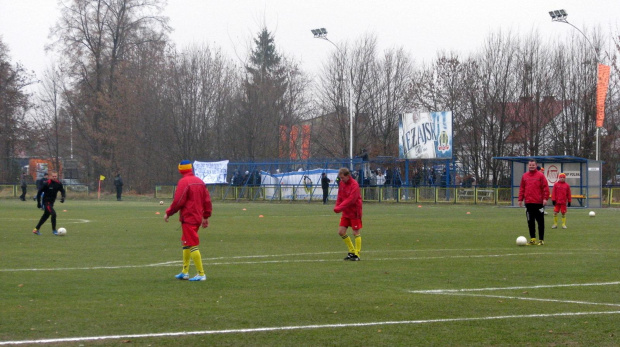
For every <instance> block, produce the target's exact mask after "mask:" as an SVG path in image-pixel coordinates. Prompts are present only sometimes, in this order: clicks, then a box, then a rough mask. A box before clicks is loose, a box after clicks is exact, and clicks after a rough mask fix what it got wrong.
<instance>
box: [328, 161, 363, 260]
mask: <svg viewBox="0 0 620 347" xmlns="http://www.w3.org/2000/svg"><path fill="white" fill-rule="evenodd" d="M338 177H339V178H340V183H339V185H338V197H337V198H336V205H335V206H334V212H336V213H341V212H342V217H340V226H339V227H338V234H339V235H340V237H342V239H343V240H344V243H345V244H346V245H347V247H348V249H349V253H348V254H347V256H346V257H345V258H344V260H352V261H358V260H360V252H361V250H362V235H360V230H361V229H362V196H361V194H360V187H359V184H358V183H357V181H356V180H355V179H353V178H352V177H351V172H350V171H349V169H347V168H344V167H343V168H341V169H340V170H339V171H338ZM349 227H351V229H353V236H354V237H355V246H353V242H351V238H350V237H349V236H348V235H347V228H349Z"/></svg>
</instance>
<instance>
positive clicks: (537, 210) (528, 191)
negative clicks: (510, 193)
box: [519, 159, 549, 246]
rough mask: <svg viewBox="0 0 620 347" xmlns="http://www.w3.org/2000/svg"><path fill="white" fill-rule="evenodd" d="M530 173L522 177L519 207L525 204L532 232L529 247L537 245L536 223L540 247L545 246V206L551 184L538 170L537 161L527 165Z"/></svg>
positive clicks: (531, 161) (528, 223)
mask: <svg viewBox="0 0 620 347" xmlns="http://www.w3.org/2000/svg"><path fill="white" fill-rule="evenodd" d="M527 167H528V172H526V173H524V174H523V176H522V177H521V184H520V185H519V207H521V206H523V203H524V202H525V215H526V217H527V227H528V229H529V232H530V242H529V243H528V245H535V244H537V243H536V223H537V224H538V237H539V242H538V245H539V246H542V245H544V244H545V241H544V240H545V208H544V207H545V204H547V199H549V183H547V178H545V175H544V174H543V173H542V172H540V171H538V170H537V169H536V160H533V159H532V160H530V161H529V163H528V164H527Z"/></svg>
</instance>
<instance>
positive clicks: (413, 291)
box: [409, 281, 620, 294]
mask: <svg viewBox="0 0 620 347" xmlns="http://www.w3.org/2000/svg"><path fill="white" fill-rule="evenodd" d="M618 284H620V281H617V282H600V283H570V284H542V285H536V286H519V287H490V288H464V289H431V290H410V291H409V292H410V293H417V294H447V293H463V292H486V291H493V290H514V289H537V288H558V287H586V286H613V285H618Z"/></svg>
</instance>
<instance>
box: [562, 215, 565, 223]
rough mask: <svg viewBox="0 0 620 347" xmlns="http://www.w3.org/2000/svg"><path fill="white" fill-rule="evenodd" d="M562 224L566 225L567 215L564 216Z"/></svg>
mask: <svg viewBox="0 0 620 347" xmlns="http://www.w3.org/2000/svg"><path fill="white" fill-rule="evenodd" d="M562 225H566V216H562Z"/></svg>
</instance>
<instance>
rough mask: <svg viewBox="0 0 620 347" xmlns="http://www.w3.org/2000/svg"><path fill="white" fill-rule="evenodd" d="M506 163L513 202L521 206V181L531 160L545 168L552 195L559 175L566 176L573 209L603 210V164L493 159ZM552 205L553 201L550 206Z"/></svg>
mask: <svg viewBox="0 0 620 347" xmlns="http://www.w3.org/2000/svg"><path fill="white" fill-rule="evenodd" d="M493 159H496V160H505V161H508V162H509V165H510V171H511V172H510V182H511V187H510V190H511V202H512V206H519V202H518V201H519V185H520V184H521V177H522V176H523V174H524V173H525V172H527V170H528V168H527V164H528V162H529V161H530V159H534V160H536V162H537V164H538V165H539V166H540V167H541V168H544V173H545V177H547V181H548V182H549V191H550V192H551V191H552V189H553V185H554V184H555V182H557V181H558V175H559V174H560V173H562V172H563V173H565V174H566V183H568V184H569V185H570V187H571V194H572V204H571V206H572V207H594V208H598V207H601V206H602V162H601V161H598V160H590V159H586V158H579V157H573V156H529V157H494V158H493ZM547 203H548V204H551V199H549V201H548V202H547Z"/></svg>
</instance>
